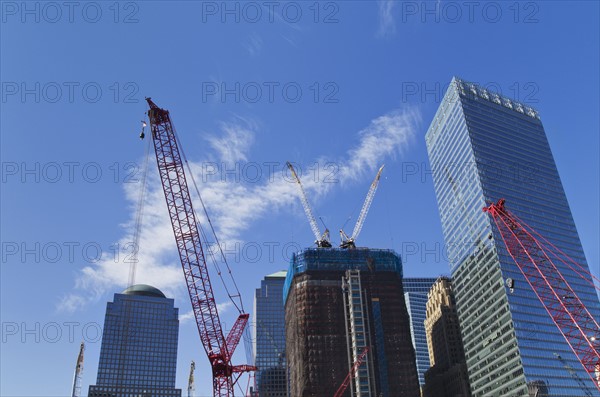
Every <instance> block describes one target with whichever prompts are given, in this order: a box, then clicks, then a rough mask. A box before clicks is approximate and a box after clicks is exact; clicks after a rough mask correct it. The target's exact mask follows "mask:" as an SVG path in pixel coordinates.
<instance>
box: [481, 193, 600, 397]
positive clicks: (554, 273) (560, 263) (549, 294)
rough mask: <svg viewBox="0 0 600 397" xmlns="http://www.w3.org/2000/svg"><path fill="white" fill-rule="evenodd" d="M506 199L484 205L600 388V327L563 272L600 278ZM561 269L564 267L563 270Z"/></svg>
mask: <svg viewBox="0 0 600 397" xmlns="http://www.w3.org/2000/svg"><path fill="white" fill-rule="evenodd" d="M504 203H505V200H504V199H500V200H498V202H497V203H496V204H493V203H492V204H490V205H489V206H488V207H485V208H483V211H484V212H487V213H489V214H490V215H491V216H492V218H493V219H494V223H495V224H496V227H497V228H498V230H499V231H500V235H501V236H502V239H503V240H504V243H505V244H506V247H507V249H508V252H509V254H510V256H511V257H512V258H513V260H514V261H515V263H516V264H517V266H518V267H519V269H520V270H521V273H522V274H523V276H525V279H526V280H527V282H528V283H529V285H530V286H531V288H532V289H533V291H534V292H535V294H536V295H537V297H538V299H539V300H540V302H541V303H542V305H543V306H544V308H545V309H546V311H547V312H548V314H549V315H550V317H551V318H552V320H553V321H554V323H555V324H556V326H557V327H558V329H559V330H560V332H561V333H562V335H563V336H564V338H565V340H566V341H567V343H568V344H569V346H570V347H571V350H573V353H575V355H576V356H577V358H578V359H579V361H580V362H581V365H582V366H583V367H584V368H585V370H586V372H587V373H588V374H589V376H590V378H591V379H592V381H593V383H594V385H595V386H596V387H597V388H598V390H600V382H599V381H598V380H597V379H594V372H595V371H596V368H597V366H598V365H600V326H599V325H598V318H595V317H594V316H593V315H592V314H591V313H590V312H589V310H588V309H587V308H586V307H585V305H584V304H583V302H581V299H580V298H579V296H577V294H576V293H575V291H574V289H573V288H572V287H571V285H570V283H569V282H568V281H567V280H566V279H565V277H564V276H563V274H562V272H563V271H564V270H566V268H569V269H570V270H572V271H573V272H574V273H576V274H577V275H578V276H579V277H581V280H583V281H585V282H586V283H589V284H591V285H592V286H593V287H594V288H595V289H600V288H599V287H598V286H596V285H594V281H593V279H595V280H596V281H599V280H598V279H597V278H596V277H594V275H592V274H591V273H590V272H589V271H588V270H587V269H586V268H584V267H583V266H581V265H579V264H578V263H576V262H575V261H573V260H572V259H571V258H569V257H568V256H567V255H566V254H565V253H564V252H562V251H561V250H560V249H558V248H557V247H555V246H554V245H553V244H552V243H551V242H549V241H548V240H547V239H545V238H544V237H543V236H541V235H539V234H538V233H537V232H535V231H534V230H533V229H532V228H531V227H529V226H527V225H526V224H525V223H524V222H523V221H521V220H520V219H519V218H517V217H516V216H515V215H514V214H512V213H510V212H509V211H508V210H506V208H505V206H504ZM561 268H562V269H564V270H562V271H561Z"/></svg>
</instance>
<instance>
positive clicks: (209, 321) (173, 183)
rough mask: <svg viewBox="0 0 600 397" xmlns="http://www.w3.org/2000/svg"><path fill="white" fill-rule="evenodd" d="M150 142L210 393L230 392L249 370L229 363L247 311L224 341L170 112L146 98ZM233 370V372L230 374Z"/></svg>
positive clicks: (222, 396)
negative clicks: (206, 366) (210, 379)
mask: <svg viewBox="0 0 600 397" xmlns="http://www.w3.org/2000/svg"><path fill="white" fill-rule="evenodd" d="M146 100H147V102H148V105H149V106H150V110H149V111H148V116H149V118H150V126H151V130H152V140H153V142H154V149H155V152H156V160H157V163H158V171H159V174H160V180H161V182H162V187H163V191H164V193H165V199H166V201H167V209H168V211H169V217H170V219H171V226H172V227H173V233H174V235H175V241H176V243H177V249H178V251H179V258H180V260H181V265H182V268H183V275H184V277H185V281H186V284H187V288H188V292H189V295H190V301H191V304H192V309H193V311H194V315H195V318H196V325H197V327H198V333H199V334H200V340H201V341H202V345H203V346H204V350H205V351H206V354H207V356H208V358H209V360H210V364H211V367H212V373H213V395H214V397H229V396H233V395H234V390H233V388H234V385H235V383H236V382H237V380H238V379H239V376H240V375H241V374H242V373H244V372H249V371H254V370H256V367H254V366H251V365H238V366H234V365H231V357H232V355H233V352H234V350H235V348H236V347H237V345H238V343H239V341H240V338H241V336H242V333H243V330H244V327H245V326H246V323H247V322H248V317H249V316H248V314H245V313H242V314H240V316H239V317H238V319H237V321H236V323H235V325H234V327H233V328H232V330H231V331H230V333H229V335H228V336H227V339H225V337H224V336H223V329H222V327H221V323H220V320H219V313H218V311H217V305H216V302H215V297H214V294H213V290H212V286H211V282H210V277H209V274H208V269H207V266H206V259H205V256H204V251H203V249H202V243H201V239H200V231H199V229H198V223H197V221H196V216H195V212H194V209H193V207H192V200H191V197H190V192H189V189H188V184H187V181H186V177H185V171H184V165H183V161H182V158H181V155H180V152H179V148H178V145H177V138H176V136H175V131H174V129H173V125H172V123H171V119H170V116H169V112H168V111H167V110H164V109H161V108H159V107H158V106H156V104H154V102H152V100H151V99H150V98H147V99H146ZM234 374H236V376H235V378H234Z"/></svg>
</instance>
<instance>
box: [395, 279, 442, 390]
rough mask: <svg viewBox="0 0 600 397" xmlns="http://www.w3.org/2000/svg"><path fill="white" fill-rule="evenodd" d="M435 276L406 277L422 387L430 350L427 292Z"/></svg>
mask: <svg viewBox="0 0 600 397" xmlns="http://www.w3.org/2000/svg"><path fill="white" fill-rule="evenodd" d="M435 280H436V279H435V278H404V279H403V280H402V287H403V288H404V300H405V301H406V309H408V316H409V317H410V336H411V338H412V343H413V347H414V348H415V355H416V357H417V373H418V374H419V384H420V385H421V388H423V385H424V384H425V371H427V370H428V369H429V366H430V365H429V352H428V351H427V337H426V335H425V313H426V310H425V309H426V305H427V293H428V292H429V289H430V288H431V286H432V285H433V283H435Z"/></svg>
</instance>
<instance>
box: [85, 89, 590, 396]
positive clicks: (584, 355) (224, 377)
mask: <svg viewBox="0 0 600 397" xmlns="http://www.w3.org/2000/svg"><path fill="white" fill-rule="evenodd" d="M147 102H148V105H149V107H150V110H149V111H148V116H149V120H150V126H151V134H152V141H151V142H152V143H153V144H154V149H155V154H156V160H157V165H158V171H159V175H160V180H161V183H162V188H163V191H164V195H165V199H166V204H167V210H168V213H169V217H170V221H171V227H172V229H173V233H174V237H175V242H176V247H177V249H178V252H179V257H180V261H181V265H182V269H183V275H184V279H185V282H186V286H187V289H188V292H189V297H190V302H191V306H192V309H193V314H194V317H195V321H196V326H197V328H198V333H199V336H200V340H201V343H202V346H203V347H204V350H205V352H206V355H207V358H208V360H209V363H210V366H211V370H212V380H213V381H212V389H213V396H214V397H217V396H219V397H229V396H233V395H234V394H235V389H236V388H238V389H240V391H241V392H242V394H243V395H246V396H248V395H250V396H252V397H254V396H267V395H269V394H268V393H267V394H265V393H262V394H261V393H258V394H256V393H254V392H252V388H251V386H250V385H251V384H252V379H253V373H254V372H255V371H258V370H259V368H257V367H256V366H255V363H254V362H252V361H251V362H249V363H248V364H242V365H233V363H232V359H233V355H234V352H235V350H236V348H237V346H238V345H239V343H240V341H241V339H242V338H243V336H244V334H245V333H247V331H248V328H247V324H248V322H249V318H250V315H249V314H248V313H247V312H246V311H245V309H244V306H243V302H242V296H241V293H240V291H239V289H238V288H237V284H236V283H235V280H234V279H233V275H232V272H231V269H230V268H229V265H228V264H227V260H226V258H225V255H224V254H223V252H222V251H221V252H220V253H219V252H218V253H217V255H216V256H217V258H215V255H213V253H212V252H210V251H209V253H208V254H207V255H206V256H205V251H204V249H203V247H206V239H207V237H206V234H208V233H212V234H213V235H214V233H215V231H214V227H213V225H212V223H211V221H210V218H209V216H208V213H207V211H206V208H205V206H204V203H203V202H202V201H201V200H202V199H201V197H200V193H199V189H198V186H197V185H196V182H195V180H194V179H193V174H192V172H191V170H190V169H189V165H188V164H187V160H186V158H185V153H184V152H183V148H181V144H180V142H179V141H178V138H177V135H176V133H175V130H174V128H173V126H172V122H171V118H170V114H169V111H167V110H165V109H162V108H160V107H158V106H157V105H156V104H154V102H152V100H151V99H150V98H147ZM145 126H146V123H145V122H143V127H145ZM140 138H142V139H143V138H145V132H144V129H142V132H141V134H140ZM287 165H288V168H289V170H290V171H291V173H292V175H293V177H294V180H295V182H296V183H297V186H298V192H299V198H300V201H301V203H302V206H303V208H304V211H305V214H306V216H307V218H308V221H309V224H310V227H311V230H312V232H313V235H314V237H315V241H314V244H315V246H316V247H314V248H307V249H304V250H302V251H300V252H297V253H295V254H293V256H292V259H291V261H290V265H289V270H288V271H287V274H286V276H285V282H284V283H283V294H282V298H283V299H282V300H283V305H284V321H283V322H284V324H285V325H283V324H282V325H281V326H285V354H283V352H279V353H280V354H279V355H278V358H279V363H280V364H281V363H283V362H284V361H283V357H285V362H286V366H287V368H283V365H278V367H281V368H277V369H278V371H279V372H278V373H277V377H278V378H282V379H284V378H285V377H287V388H288V392H287V393H285V392H283V393H282V392H281V391H279V392H278V393H280V394H277V395H278V396H286V397H289V396H291V397H308V396H310V397H330V396H333V397H342V396H346V397H347V396H351V397H374V396H384V397H416V396H419V395H421V390H420V385H419V378H418V374H417V367H416V362H415V359H416V355H415V350H414V347H413V342H412V339H411V325H410V317H409V313H408V310H407V306H406V302H405V295H404V291H403V285H402V280H403V268H402V260H401V258H400V256H399V255H398V254H396V253H395V252H394V251H392V250H388V249H374V248H364V247H358V246H357V245H356V239H357V237H358V236H359V234H360V232H361V230H362V227H363V224H364V222H365V219H366V217H367V214H368V211H369V208H370V206H371V203H372V201H373V198H374V196H375V192H376V190H377V187H378V184H379V180H380V177H381V174H382V171H383V168H384V167H383V166H381V167H380V168H379V170H378V172H377V174H376V176H375V178H374V180H373V182H372V183H371V185H370V187H369V190H368V193H367V195H366V198H365V201H364V203H363V205H362V209H361V211H360V214H359V216H358V217H357V221H356V224H355V226H354V229H353V231H352V233H351V234H350V235H348V234H346V232H345V231H344V230H343V229H342V230H340V238H341V242H340V244H339V246H338V247H334V246H333V244H332V242H331V240H330V233H329V230H328V229H327V228H326V227H325V230H324V231H323V232H321V230H320V229H319V226H318V224H317V222H316V219H315V216H314V215H313V212H312V209H311V207H310V205H309V202H308V198H307V196H306V192H305V190H304V188H303V186H302V183H301V180H300V178H299V177H298V174H297V173H296V171H295V170H294V167H293V166H292V165H291V164H290V163H288V164H287ZM186 166H187V167H188V168H187V172H188V174H187V175H190V176H191V178H190V180H189V182H188V179H187V177H186V170H185V169H186ZM188 183H189V185H188ZM190 187H193V188H194V190H195V191H196V193H197V195H198V198H199V200H200V202H201V203H202V209H203V210H204V213H203V214H202V215H203V216H204V217H205V218H206V220H207V225H204V226H202V225H200V223H199V222H198V219H199V216H198V215H197V213H196V212H195V210H194V208H193V206H192V197H191V194H190ZM143 194H144V187H142V193H141V199H140V207H139V208H138V217H137V218H138V221H137V225H136V227H135V233H136V236H135V239H136V242H137V239H139V228H140V218H141V215H142V212H143V211H142V209H143V201H144V200H143ZM483 210H484V212H485V213H487V214H488V215H489V221H490V222H493V224H494V225H495V228H496V229H495V230H497V231H499V233H500V235H501V239H502V240H503V242H504V244H505V245H506V249H507V252H508V254H509V255H510V257H511V258H512V260H513V261H514V263H515V264H516V266H517V268H518V269H519V270H520V271H521V273H522V275H523V277H524V279H525V280H527V283H528V284H529V285H530V287H531V289H532V290H533V291H534V293H535V294H536V296H537V298H538V299H539V302H540V303H541V304H542V307H543V308H544V309H545V310H546V312H547V314H548V315H549V317H550V318H551V320H552V321H553V323H554V324H555V325H556V327H557V330H558V331H559V332H560V333H561V335H562V336H563V337H564V339H565V341H566V342H567V345H568V346H569V347H570V349H571V350H572V352H573V353H574V356H573V358H574V359H575V360H577V361H578V364H581V365H582V367H583V369H584V370H585V372H586V373H587V375H588V376H589V378H590V379H591V380H592V382H593V385H594V386H596V387H597V388H598V389H599V390H600V380H599V379H600V370H599V368H600V353H599V351H598V347H597V346H598V339H600V338H599V337H598V335H600V334H598V332H599V330H600V327H599V326H598V321H597V317H596V316H594V315H593V314H592V312H593V310H592V311H590V310H588V309H587V307H586V305H585V304H584V303H583V302H582V301H581V300H580V298H579V296H578V294H577V293H576V292H575V290H574V289H573V288H572V287H571V285H570V283H569V282H568V281H567V279H566V278H565V277H563V275H562V273H563V272H564V269H562V268H563V267H568V268H569V269H570V270H572V271H573V272H575V273H576V274H577V275H578V276H579V280H578V281H581V280H583V281H585V282H587V283H588V284H590V287H591V288H595V289H596V290H597V289H598V286H596V285H595V284H594V280H595V281H599V280H598V279H597V278H596V277H594V276H593V275H592V274H591V273H590V272H589V270H588V269H587V268H586V267H585V266H582V265H580V264H578V263H576V262H574V261H573V260H572V259H570V258H569V257H568V256H567V255H566V254H564V253H563V252H562V251H561V250H560V249H558V248H556V247H555V246H553V245H552V243H550V242H549V241H548V240H546V239H545V238H543V237H542V236H540V235H537V234H536V232H535V231H534V230H533V229H531V228H530V227H529V226H527V225H526V224H525V223H524V222H522V221H521V220H520V219H519V218H517V217H516V216H515V215H514V214H512V213H511V212H509V211H508V210H506V208H505V200H504V199H500V200H499V201H498V202H497V203H496V204H494V203H490V204H489V205H488V206H486V207H485V208H484V209H483ZM480 213H481V212H480ZM536 236H537V237H536ZM214 238H215V240H216V241H217V242H218V239H216V235H214ZM219 254H220V256H222V260H223V261H222V263H221V265H222V266H223V265H224V266H225V267H224V268H223V272H222V271H221V270H220V269H219V261H220V259H221V258H219V257H218V256H219ZM207 259H208V261H213V265H214V266H215V268H216V269H217V274H218V276H219V278H221V281H223V283H224V285H225V284H226V283H225V280H224V279H223V273H228V275H229V277H231V280H230V282H229V284H228V285H229V288H228V287H227V286H226V287H225V290H226V293H227V296H228V298H229V299H230V300H231V302H232V304H233V306H234V307H235V308H236V309H237V311H238V313H239V315H238V317H237V320H236V321H235V323H234V324H233V326H232V327H231V329H230V330H229V332H228V333H227V334H225V332H224V331H225V330H224V327H223V325H222V323H221V320H220V318H219V312H218V307H217V304H216V301H215V297H214V292H213V284H212V283H211V281H210V277H209V269H208V265H207ZM272 276H274V275H272ZM550 276H551V277H550ZM134 280H135V265H134V266H132V268H131V269H130V279H129V284H130V287H129V289H128V290H126V291H125V292H124V293H125V294H127V291H129V290H132V289H133V290H135V289H136V288H138V289H139V287H140V286H133V284H134ZM506 287H507V288H508V291H509V293H510V294H512V293H513V292H514V281H513V279H507V280H506ZM143 288H145V289H144V291H146V292H144V293H143V294H146V295H147V290H150V289H151V288H152V287H148V286H144V287H143ZM136 291H137V290H136ZM152 291H154V289H152ZM156 291H158V290H156ZM156 291H154V292H153V294H154V295H157V296H159V295H160V296H159V297H164V295H162V293H160V291H158V292H156ZM279 291H281V290H280V289H279ZM142 292H143V291H142ZM143 294H142V295H143ZM567 298H568V302H567V303H565V300H567ZM130 317H132V318H131V319H130ZM133 317H134V316H133V315H131V316H130V315H126V316H125V321H124V324H125V327H127V325H128V324H129V323H130V322H133V321H134V319H133ZM544 318H545V319H546V320H548V318H546V317H544ZM259 326H260V323H257V327H259ZM125 334H128V333H127V332H125ZM499 334H500V333H498V335H499ZM125 342H126V341H125ZM83 349H84V346H83V345H82V346H81V349H80V355H79V357H78V361H77V367H76V372H75V379H74V382H73V383H74V385H73V396H74V397H79V396H80V392H81V386H80V384H81V370H82V368H83ZM558 357H559V359H560V360H563V361H564V358H563V357H562V356H558ZM575 360H573V359H571V361H573V362H575ZM149 361H151V360H149ZM565 363H566V361H565ZM569 365H570V364H565V368H572V367H569ZM194 370H195V363H194V362H193V361H192V363H191V367H190V372H189V381H188V396H189V397H193V394H194V391H195V381H194ZM573 373H574V371H573ZM244 374H248V375H249V376H248V385H247V387H246V392H245V393H244V392H243V389H242V387H241V383H242V382H239V381H240V380H241V379H242V376H243V375H244ZM271 375H272V374H271ZM271 375H269V374H268V373H265V374H264V376H265V379H266V380H265V379H263V381H262V383H269V382H270V380H269V376H271ZM99 378H100V377H99ZM577 379H578V382H579V384H584V381H583V379H582V378H581V377H579V375H578V377H577ZM121 382H123V381H122V380H121ZM536 382H537V381H536ZM529 385H530V386H532V387H533V386H534V385H538V386H539V387H538V388H537V389H536V390H538V389H540V387H541V388H542V389H543V387H546V389H547V386H545V385H546V383H544V382H542V383H540V382H537V383H535V382H529ZM540 385H541V386H540ZM104 386H106V385H104ZM542 386H543V387H542ZM132 387H133V386H132ZM254 387H256V383H255V384H254ZM536 387H537V386H536ZM131 390H133V389H131ZM586 390H591V389H590V388H589V387H588V386H586ZM175 393H180V392H179V391H175ZM126 395H127V396H128V394H122V393H121V394H120V393H117V394H111V396H112V397H121V396H123V397H124V396H126ZM535 395H536V396H538V395H539V393H538V392H536V394H535ZM544 395H545V394H544ZM590 395H593V394H590Z"/></svg>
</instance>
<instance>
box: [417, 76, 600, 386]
mask: <svg viewBox="0 0 600 397" xmlns="http://www.w3.org/2000/svg"><path fill="white" fill-rule="evenodd" d="M565 117H568V115H565ZM425 139H426V144H427V150H428V154H429V160H430V163H431V169H432V171H433V180H434V185H435V191H436V195H437V201H438V207H439V211H440V216H441V223H442V230H443V234H444V239H445V241H446V248H447V252H448V256H449V260H450V267H451V271H452V280H453V287H454V293H455V296H456V305H457V311H458V317H459V321H460V325H461V333H462V339H463V343H464V348H465V356H466V360H467V368H468V372H469V381H470V385H471V391H472V394H473V395H474V396H483V395H485V396H507V395H511V396H527V395H529V391H528V388H529V385H537V386H536V387H535V388H536V389H537V390H538V396H539V395H540V393H542V394H543V395H547V396H600V392H598V389H597V388H596V387H595V385H594V384H593V381H592V380H591V379H590V377H589V374H588V373H587V372H586V371H585V369H584V368H583V366H582V365H581V363H580V362H579V361H578V359H577V357H576V356H575V355H574V353H573V352H572V351H571V349H570V347H569V345H568V344H567V342H566V341H565V339H564V337H563V336H562V334H561V333H560V331H559V330H558V328H557V327H556V325H555V324H554V322H553V321H552V319H551V318H550V316H549V315H548V314H547V312H546V310H545V309H544V307H543V305H542V304H541V303H540V302H539V300H538V298H537V297H536V295H535V293H534V291H533V290H532V289H531V287H529V285H528V283H527V281H526V280H525V278H524V277H523V275H522V274H521V272H520V270H519V268H518V267H517V266H516V265H515V263H514V261H513V260H512V258H511V257H510V255H509V253H508V251H507V249H506V247H505V245H504V243H503V240H502V236H501V235H500V234H499V232H498V230H497V229H496V228H495V226H493V221H492V220H491V219H490V218H489V215H488V214H486V213H484V212H482V208H483V207H484V206H485V205H486V204H488V203H491V202H496V201H497V200H498V199H500V198H505V199H506V206H507V208H508V209H509V210H511V211H512V212H513V213H514V214H516V215H517V216H518V217H519V218H520V219H522V220H523V221H525V222H526V223H527V224H529V225H530V226H532V227H533V228H534V229H535V230H536V231H537V232H538V233H540V234H541V235H543V236H545V237H546V238H547V239H548V240H549V241H550V242H552V243H553V244H554V245H555V246H556V247H558V248H559V249H561V250H562V251H563V252H565V253H567V254H568V255H569V256H570V257H571V258H573V259H574V260H575V261H576V262H578V263H579V264H581V265H582V266H584V267H586V268H588V265H587V262H586V259H585V255H584V253H583V249H582V246H581V242H580V240H579V236H578V234H577V229H576V228H575V223H574V221H573V217H572V215H571V211H570V208H569V204H568V202H567V198H566V196H565V192H564V190H563V187H562V184H561V180H560V177H559V175H558V171H557V169H556V165H555V162H554V159H553V157H552V152H551V150H550V146H549V143H548V140H547V138H546V134H545V131H544V127H543V126H542V122H541V121H540V118H539V115H538V113H537V112H536V111H535V110H534V109H532V108H531V107H529V106H527V105H524V104H522V103H519V102H517V101H514V100H511V99H509V98H506V97H504V96H502V95H500V94H498V93H494V92H490V91H489V90H487V89H484V88H482V87H480V86H478V85H476V84H472V83H468V82H465V81H462V80H460V79H458V78H454V79H453V80H452V82H451V84H450V86H449V87H448V90H447V92H446V94H445V96H444V99H443V101H442V103H441V104H440V106H439V109H438V110H437V113H436V115H435V118H434V120H433V121H432V123H431V126H430V127H429V130H428V132H427V135H426V138H425ZM582 171H583V170H582ZM559 266H560V270H561V272H562V273H563V274H564V275H565V277H567V278H568V281H569V283H570V284H571V286H573V288H574V289H575V290H576V291H575V292H576V293H577V295H578V296H579V298H580V299H581V301H582V302H583V303H584V304H585V305H586V307H587V308H588V310H589V311H590V312H591V313H592V315H594V316H596V318H600V305H599V302H598V296H597V295H596V293H595V290H594V288H593V287H592V286H591V285H590V284H589V283H588V282H585V281H582V280H581V279H580V278H579V277H578V276H577V275H576V274H575V273H574V272H573V271H571V270H570V269H566V268H565V267H566V266H564V265H562V264H559ZM507 279H511V280H510V281H509V284H510V285H511V286H512V288H510V287H508V286H506V281H507ZM589 281H590V282H591V280H589ZM558 357H561V358H560V359H558ZM568 368H572V370H569V369H568ZM541 385H543V387H542V386H541ZM531 388H533V386H532V387H531Z"/></svg>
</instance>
